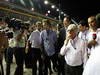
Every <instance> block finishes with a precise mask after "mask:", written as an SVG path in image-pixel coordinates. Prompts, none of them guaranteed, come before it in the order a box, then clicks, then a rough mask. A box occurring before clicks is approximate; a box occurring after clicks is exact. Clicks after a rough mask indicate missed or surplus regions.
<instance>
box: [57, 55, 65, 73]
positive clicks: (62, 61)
mask: <svg viewBox="0 0 100 75" xmlns="http://www.w3.org/2000/svg"><path fill="white" fill-rule="evenodd" d="M64 66H65V59H64V56H60V57H58V75H65V68H64Z"/></svg>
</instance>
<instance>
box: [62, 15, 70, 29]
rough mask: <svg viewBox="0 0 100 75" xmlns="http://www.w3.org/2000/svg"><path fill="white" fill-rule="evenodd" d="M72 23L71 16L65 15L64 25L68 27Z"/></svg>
mask: <svg viewBox="0 0 100 75" xmlns="http://www.w3.org/2000/svg"><path fill="white" fill-rule="evenodd" d="M70 23H71V18H70V17H69V16H66V17H64V19H63V24H64V27H65V28H67V27H68V26H69V24H70Z"/></svg>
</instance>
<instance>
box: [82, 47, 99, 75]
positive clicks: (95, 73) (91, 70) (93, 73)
mask: <svg viewBox="0 0 100 75" xmlns="http://www.w3.org/2000/svg"><path fill="white" fill-rule="evenodd" d="M82 75H100V46H99V47H96V48H95V50H93V51H91V55H90V57H89V59H88V61H87V63H86V66H85V68H84V71H83V74H82Z"/></svg>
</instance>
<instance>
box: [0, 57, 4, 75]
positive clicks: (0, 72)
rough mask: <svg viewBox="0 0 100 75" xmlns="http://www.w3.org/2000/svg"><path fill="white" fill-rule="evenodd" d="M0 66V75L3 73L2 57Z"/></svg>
mask: <svg viewBox="0 0 100 75" xmlns="http://www.w3.org/2000/svg"><path fill="white" fill-rule="evenodd" d="M0 66H1V71H0V75H4V70H3V64H2V59H0Z"/></svg>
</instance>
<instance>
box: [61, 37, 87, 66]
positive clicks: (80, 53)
mask: <svg viewBox="0 0 100 75" xmlns="http://www.w3.org/2000/svg"><path fill="white" fill-rule="evenodd" d="M72 41H74V44H73V45H72ZM85 45H86V44H85V42H84V41H83V40H82V39H80V38H78V37H76V38H75V39H74V40H69V42H68V44H67V45H63V47H62V48H61V51H60V54H61V55H65V61H66V63H67V64H68V65H70V66H78V65H81V64H83V63H84V58H85V51H86V48H85V47H86V46H85Z"/></svg>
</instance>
